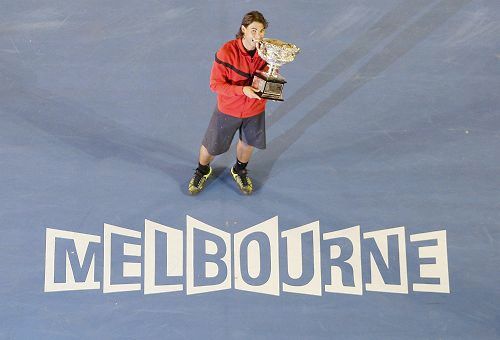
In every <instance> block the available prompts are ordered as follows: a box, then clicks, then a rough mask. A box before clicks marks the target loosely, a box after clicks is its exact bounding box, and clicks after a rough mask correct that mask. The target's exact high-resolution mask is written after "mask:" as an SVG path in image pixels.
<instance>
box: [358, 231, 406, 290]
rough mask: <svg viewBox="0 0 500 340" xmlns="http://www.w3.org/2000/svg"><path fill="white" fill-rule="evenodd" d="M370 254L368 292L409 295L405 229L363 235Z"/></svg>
mask: <svg viewBox="0 0 500 340" xmlns="http://www.w3.org/2000/svg"><path fill="white" fill-rule="evenodd" d="M363 238H364V239H369V240H367V244H368V248H369V249H370V250H369V253H370V275H369V277H370V278H369V280H370V281H369V283H366V290H367V291H372V292H385V293H400V294H408V271H407V266H406V239H405V228H404V227H397V228H391V229H384V230H377V231H371V232H368V233H364V234H363Z"/></svg>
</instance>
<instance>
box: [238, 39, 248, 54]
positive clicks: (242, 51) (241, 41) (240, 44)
mask: <svg viewBox="0 0 500 340" xmlns="http://www.w3.org/2000/svg"><path fill="white" fill-rule="evenodd" d="M236 40H237V41H238V48H239V49H240V51H241V53H243V54H244V55H246V56H249V57H251V56H250V53H248V51H247V49H246V48H245V46H243V40H241V38H238V39H236Z"/></svg>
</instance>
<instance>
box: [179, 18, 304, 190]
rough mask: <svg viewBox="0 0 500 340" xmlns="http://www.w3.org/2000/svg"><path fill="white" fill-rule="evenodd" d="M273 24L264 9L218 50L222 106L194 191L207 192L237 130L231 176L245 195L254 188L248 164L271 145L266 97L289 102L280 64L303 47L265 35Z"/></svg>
mask: <svg viewBox="0 0 500 340" xmlns="http://www.w3.org/2000/svg"><path fill="white" fill-rule="evenodd" d="M267 26H268V23H267V21H266V19H265V18H264V16H263V15H262V14H261V13H260V12H258V11H252V12H249V13H247V14H245V16H244V17H243V19H242V22H241V26H240V29H239V31H238V33H237V34H236V39H234V40H231V41H228V42H227V43H225V44H224V45H223V46H222V47H221V48H220V49H219V51H217V53H216V54H215V61H214V63H213V66H212V71H211V74H210V89H211V90H212V91H214V92H215V93H217V106H216V108H215V110H214V113H213V114H212V117H211V119H210V123H209V126H208V128H207V131H206V133H205V137H204V138H203V142H202V145H201V147H200V154H199V159H198V167H197V169H196V170H195V173H194V175H193V177H192V178H191V180H190V182H189V186H188V190H189V193H190V194H192V195H194V194H197V193H199V192H200V191H201V190H203V188H204V186H205V183H206V181H207V180H208V178H209V177H210V176H211V175H212V168H211V167H210V162H211V161H212V160H213V159H214V157H215V156H217V155H220V154H223V153H225V152H226V151H227V150H229V148H230V146H231V142H232V140H233V137H234V135H235V134H236V131H239V140H238V144H237V146H236V163H235V164H234V166H233V167H232V168H231V175H232V176H233V179H234V180H235V182H236V183H237V185H238V187H239V189H240V190H241V191H242V192H243V193H244V194H251V193H252V191H253V186H252V181H251V179H250V178H249V177H248V175H247V169H246V167H247V164H248V162H249V160H250V158H251V156H252V152H253V149H254V147H256V148H258V149H265V148H266V132H265V107H266V99H271V100H283V96H282V90H283V85H284V83H286V81H285V80H284V78H283V77H282V76H281V75H280V74H279V73H278V70H279V66H281V65H282V64H284V63H287V62H290V61H292V60H293V59H294V57H295V54H297V53H298V51H299V49H298V48H297V47H296V46H295V45H292V44H287V43H285V42H282V41H280V40H276V39H264V34H265V30H266V28H267Z"/></svg>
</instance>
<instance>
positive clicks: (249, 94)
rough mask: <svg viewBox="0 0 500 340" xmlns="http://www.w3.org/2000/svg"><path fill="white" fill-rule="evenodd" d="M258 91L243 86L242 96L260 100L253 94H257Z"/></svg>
mask: <svg viewBox="0 0 500 340" xmlns="http://www.w3.org/2000/svg"><path fill="white" fill-rule="evenodd" d="M258 91H259V90H258V89H256V88H253V87H251V86H245V87H243V94H244V95H245V96H247V97H248V98H252V99H257V100H260V99H261V98H260V97H259V96H258V95H257V94H256V93H255V92H258Z"/></svg>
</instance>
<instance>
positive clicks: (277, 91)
mask: <svg viewBox="0 0 500 340" xmlns="http://www.w3.org/2000/svg"><path fill="white" fill-rule="evenodd" d="M285 83H286V80H285V78H283V77H281V76H280V75H278V76H270V75H268V74H267V73H264V72H262V71H257V72H256V73H255V75H254V77H253V81H252V87H253V88H256V89H258V90H259V91H258V92H255V94H257V95H258V96H259V97H261V98H263V99H268V100H275V101H283V100H284V99H283V87H284V85H285Z"/></svg>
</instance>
